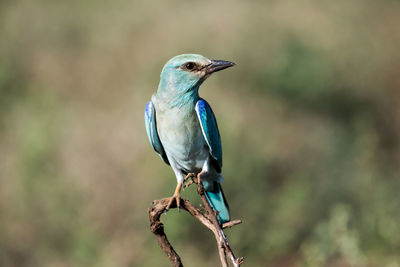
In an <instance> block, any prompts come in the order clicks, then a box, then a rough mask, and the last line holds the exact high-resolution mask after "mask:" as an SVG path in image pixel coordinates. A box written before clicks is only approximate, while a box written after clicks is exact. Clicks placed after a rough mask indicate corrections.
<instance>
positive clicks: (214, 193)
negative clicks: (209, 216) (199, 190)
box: [205, 182, 230, 224]
mask: <svg viewBox="0 0 400 267" xmlns="http://www.w3.org/2000/svg"><path fill="white" fill-rule="evenodd" d="M205 195H206V197H207V200H208V202H210V205H211V208H213V210H216V211H218V215H217V219H218V222H219V224H223V223H226V222H229V221H230V217H229V206H228V203H227V202H226V199H225V196H224V192H222V187H221V185H220V184H219V183H218V182H214V186H213V190H211V191H206V192H205Z"/></svg>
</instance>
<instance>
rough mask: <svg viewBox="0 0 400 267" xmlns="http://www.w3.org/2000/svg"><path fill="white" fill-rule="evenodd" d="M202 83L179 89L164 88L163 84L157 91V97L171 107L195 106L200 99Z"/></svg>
mask: <svg viewBox="0 0 400 267" xmlns="http://www.w3.org/2000/svg"><path fill="white" fill-rule="evenodd" d="M199 87H200V84H198V85H196V86H195V87H193V88H189V89H187V90H184V91H182V90H179V89H177V88H162V87H161V84H160V86H159V88H158V91H157V98H158V99H162V101H163V102H164V103H165V104H167V105H168V107H169V108H175V107H178V108H182V107H193V108H194V106H195V105H196V102H197V100H198V99H199Z"/></svg>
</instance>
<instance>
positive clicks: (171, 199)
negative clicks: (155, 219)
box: [165, 194, 181, 211]
mask: <svg viewBox="0 0 400 267" xmlns="http://www.w3.org/2000/svg"><path fill="white" fill-rule="evenodd" d="M174 200H175V202H176V207H177V208H178V210H179V207H180V203H181V195H180V194H176V195H175V194H174V195H173V196H172V197H170V198H169V201H168V205H167V207H166V208H165V209H166V210H167V211H168V210H169V208H170V207H171V205H172V203H174Z"/></svg>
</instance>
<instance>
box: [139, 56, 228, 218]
mask: <svg viewBox="0 0 400 267" xmlns="http://www.w3.org/2000/svg"><path fill="white" fill-rule="evenodd" d="M234 65H235V64H234V63H232V62H229V61H223V60H210V59H208V58H206V57H204V56H201V55H196V54H185V55H179V56H176V57H174V58H172V59H170V60H169V61H168V62H167V63H166V64H165V66H164V68H163V70H162V72H161V75H160V83H159V86H158V90H157V93H156V94H155V95H153V96H152V99H151V101H149V102H148V103H147V105H146V108H145V123H146V131H147V135H148V137H149V141H150V143H151V145H152V146H153V148H154V150H155V151H156V152H157V153H158V154H159V155H160V157H161V158H162V159H163V160H164V162H165V163H167V164H169V165H170V166H171V168H172V169H173V171H174V173H175V176H176V179H177V182H178V185H177V187H176V189H175V192H174V195H173V196H172V197H171V199H170V202H169V205H168V207H169V206H170V205H171V203H172V202H173V201H174V200H178V199H179V194H180V189H181V187H182V183H183V180H184V177H185V175H187V174H188V173H200V175H201V177H202V181H203V185H204V189H205V194H206V197H207V199H208V201H209V202H210V205H211V206H212V208H213V209H214V210H216V211H218V216H217V218H218V221H219V223H221V224H222V223H224V222H227V221H229V220H230V216H229V207H228V204H227V202H226V199H225V196H224V194H223V191H222V188H221V184H220V183H221V182H222V180H223V178H222V175H221V168H222V146H221V138H220V134H219V131H218V125H217V121H216V119H215V116H214V113H213V111H212V109H211V107H210V105H209V104H208V103H207V101H205V100H204V99H202V98H200V97H199V94H198V91H199V87H200V85H201V84H202V83H203V82H204V81H205V80H206V79H207V78H208V77H209V76H210V75H211V74H212V73H214V72H216V71H219V70H222V69H225V68H228V67H231V66H234ZM177 203H179V202H178V201H177Z"/></svg>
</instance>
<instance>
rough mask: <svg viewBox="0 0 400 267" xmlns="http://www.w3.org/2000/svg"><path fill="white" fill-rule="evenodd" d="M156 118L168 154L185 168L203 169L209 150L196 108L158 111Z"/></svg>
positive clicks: (190, 169)
mask: <svg viewBox="0 0 400 267" xmlns="http://www.w3.org/2000/svg"><path fill="white" fill-rule="evenodd" d="M156 118H157V128H158V134H159V136H160V140H161V143H162V144H163V146H164V149H165V151H166V153H167V155H168V156H169V157H172V158H173V160H175V161H176V163H177V164H178V165H180V166H181V167H182V168H183V169H186V170H189V171H192V170H195V169H201V167H202V164H203V163H204V161H205V160H206V159H207V157H208V150H206V143H205V140H204V137H203V134H202V131H201V128H200V124H199V121H198V118H197V114H196V112H195V110H194V108H193V109H191V110H185V109H182V108H172V109H169V110H165V111H162V112H158V113H157V117H156Z"/></svg>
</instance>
